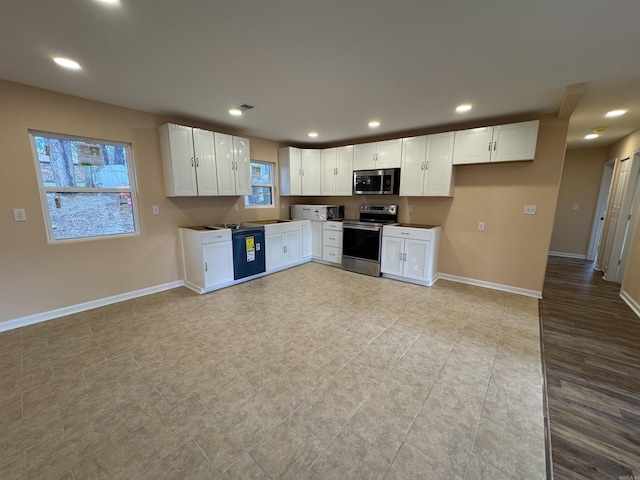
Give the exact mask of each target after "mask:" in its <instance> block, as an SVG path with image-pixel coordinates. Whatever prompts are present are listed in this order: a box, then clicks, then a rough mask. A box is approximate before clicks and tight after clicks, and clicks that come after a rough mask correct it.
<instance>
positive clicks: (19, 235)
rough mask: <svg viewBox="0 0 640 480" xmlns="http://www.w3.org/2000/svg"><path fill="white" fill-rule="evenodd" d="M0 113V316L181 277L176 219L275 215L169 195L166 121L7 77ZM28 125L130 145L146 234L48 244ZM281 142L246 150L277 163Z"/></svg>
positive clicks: (0, 90) (228, 201) (230, 201)
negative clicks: (21, 212) (17, 213)
mask: <svg viewBox="0 0 640 480" xmlns="http://www.w3.org/2000/svg"><path fill="white" fill-rule="evenodd" d="M0 112H2V113H1V114H0V145H1V147H2V148H1V149H0V200H1V203H0V204H1V205H2V207H1V209H0V212H1V213H0V322H2V321H7V320H11V319H16V318H21V317H24V316H27V315H31V314H36V313H42V312H46V311H49V310H54V309H58V308H62V307H68V306H72V305H76V304H80V303H84V302H89V301H92V300H96V299H101V298H105V297H110V296H113V295H118V294H122V293H127V292H131V291H135V290H139V289H144V288H149V287H154V286H157V285H163V284H166V283H170V282H175V281H178V280H180V279H181V278H182V273H181V267H180V265H179V262H178V250H177V235H176V229H177V228H178V227H179V226H192V225H199V224H204V223H208V222H222V221H228V222H237V221H243V220H257V219H267V218H273V217H274V216H278V214H279V211H278V210H277V208H274V209H271V208H267V209H265V208H261V209H246V210H245V208H244V202H243V198H242V197H209V198H207V197H202V198H197V197H196V198H184V197H183V198H167V197H165V196H164V186H163V185H164V184H163V177H162V166H161V159H160V150H159V149H160V147H159V139H158V133H157V132H158V130H157V127H158V126H159V125H161V124H162V123H165V122H167V121H171V120H172V119H167V118H161V117H158V116H155V115H151V114H148V113H143V112H138V111H134V110H129V109H125V108H120V107H116V106H113V105H107V104H103V103H97V102H92V101H88V100H83V99H80V98H76V97H70V96H66V95H60V94H56V93H53V92H49V91H45V90H39V89H34V88H31V87H27V86H24V85H19V84H15V83H10V82H5V81H0ZM194 126H200V127H203V128H206V127H207V125H202V124H200V125H198V124H194ZM28 129H35V130H42V131H47V132H57V133H65V134H69V135H78V136H85V137H93V138H99V139H107V140H117V141H121V142H130V143H131V144H132V148H133V155H134V161H135V167H136V177H137V183H138V201H139V206H140V222H141V227H142V234H141V235H139V236H134V237H128V238H120V239H104V240H97V241H87V242H77V243H67V244H57V245H50V244H48V243H47V237H46V232H45V224H44V219H43V213H42V207H41V204H40V197H39V193H38V185H37V180H36V173H35V165H34V161H33V157H32V153H31V147H30V144H29V137H28V132H27V130H28ZM212 129H213V128H212ZM215 130H216V131H223V130H220V129H215ZM226 133H233V132H226ZM278 147H279V145H278V144H277V143H275V142H271V141H268V140H263V139H256V138H251V157H252V158H254V159H260V160H267V161H272V162H276V161H277V156H278ZM234 203H238V204H239V206H240V210H239V211H238V212H235V211H234V209H233V205H234ZM152 205H158V206H159V207H160V215H152V214H151V206H152ZM13 208H24V209H25V210H26V214H27V221H26V222H15V221H14V220H13V216H12V209H13Z"/></svg>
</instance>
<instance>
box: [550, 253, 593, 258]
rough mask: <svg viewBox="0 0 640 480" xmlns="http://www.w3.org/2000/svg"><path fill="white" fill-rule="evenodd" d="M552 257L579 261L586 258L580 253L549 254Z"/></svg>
mask: <svg viewBox="0 0 640 480" xmlns="http://www.w3.org/2000/svg"><path fill="white" fill-rule="evenodd" d="M549 255H551V256H552V257H566V258H578V259H580V260H586V259H587V256H586V255H583V254H580V253H568V252H549Z"/></svg>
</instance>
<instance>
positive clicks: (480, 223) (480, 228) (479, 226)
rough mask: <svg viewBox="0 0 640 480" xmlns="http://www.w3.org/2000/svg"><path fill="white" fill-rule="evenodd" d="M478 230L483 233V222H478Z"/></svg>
mask: <svg viewBox="0 0 640 480" xmlns="http://www.w3.org/2000/svg"><path fill="white" fill-rule="evenodd" d="M478 230H480V231H481V232H484V222H478Z"/></svg>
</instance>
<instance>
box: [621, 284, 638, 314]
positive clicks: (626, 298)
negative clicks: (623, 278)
mask: <svg viewBox="0 0 640 480" xmlns="http://www.w3.org/2000/svg"><path fill="white" fill-rule="evenodd" d="M620 298H622V300H624V303H626V304H627V305H629V308H630V309H631V310H633V313H635V314H636V315H637V316H638V317H640V304H638V302H636V301H635V300H634V299H633V298H631V295H629V294H628V293H627V292H625V291H624V290H620Z"/></svg>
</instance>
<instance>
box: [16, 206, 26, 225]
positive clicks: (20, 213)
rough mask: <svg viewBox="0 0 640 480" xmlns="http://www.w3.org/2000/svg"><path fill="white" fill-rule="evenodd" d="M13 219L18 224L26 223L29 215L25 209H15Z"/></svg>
mask: <svg viewBox="0 0 640 480" xmlns="http://www.w3.org/2000/svg"><path fill="white" fill-rule="evenodd" d="M13 219H14V220H15V221H16V222H24V221H26V220H27V214H26V212H25V211H24V208H14V209H13Z"/></svg>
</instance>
